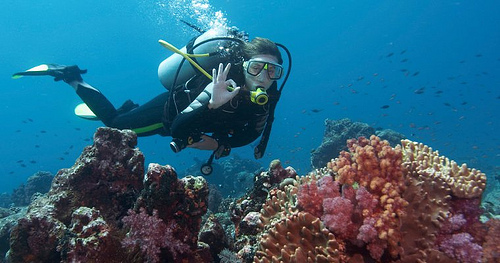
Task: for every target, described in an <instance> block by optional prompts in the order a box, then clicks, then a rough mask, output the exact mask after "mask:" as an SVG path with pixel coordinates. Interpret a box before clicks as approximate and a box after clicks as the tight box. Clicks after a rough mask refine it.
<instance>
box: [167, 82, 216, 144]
mask: <svg viewBox="0 0 500 263" xmlns="http://www.w3.org/2000/svg"><path fill="white" fill-rule="evenodd" d="M209 86H210V84H209ZM209 86H207V88H205V89H204V90H203V91H202V92H201V93H200V94H199V95H198V96H197V97H196V99H195V100H194V101H193V102H191V104H189V106H188V107H187V108H186V109H184V110H183V111H182V112H180V113H179V114H178V115H177V116H176V117H175V119H174V121H173V122H172V125H171V127H170V130H171V134H172V138H173V139H174V140H176V141H177V142H179V143H181V144H182V145H179V147H180V150H181V149H183V148H184V147H186V146H188V145H190V144H192V143H193V142H196V141H199V139H201V135H202V132H201V129H202V128H203V127H204V126H205V124H204V122H205V121H206V120H207V119H208V118H207V116H206V115H207V114H208V112H209V110H208V101H209V100H210V97H211V94H210V92H209V90H210V89H209V88H208V87H209ZM190 137H191V138H192V139H195V140H194V141H190V140H189V138H190ZM177 142H176V143H177Z"/></svg>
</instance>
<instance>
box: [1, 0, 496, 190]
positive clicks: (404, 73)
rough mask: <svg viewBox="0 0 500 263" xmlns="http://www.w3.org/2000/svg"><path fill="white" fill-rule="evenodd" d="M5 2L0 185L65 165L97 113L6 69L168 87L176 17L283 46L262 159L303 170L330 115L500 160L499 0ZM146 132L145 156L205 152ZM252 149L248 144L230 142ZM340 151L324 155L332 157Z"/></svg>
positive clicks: (178, 28)
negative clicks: (285, 74)
mask: <svg viewBox="0 0 500 263" xmlns="http://www.w3.org/2000/svg"><path fill="white" fill-rule="evenodd" d="M2 6H3V8H2V9H0V32H2V35H1V36H0V38H1V40H2V41H0V43H1V44H0V52H1V57H2V59H0V95H1V96H0V100H1V102H2V103H1V106H0V107H1V108H0V109H1V110H0V118H1V119H2V123H3V124H2V129H0V136H1V138H2V141H3V143H2V144H0V152H1V161H0V192H10V191H11V190H12V189H13V188H15V187H17V186H18V185H19V184H20V183H22V182H24V181H25V180H26V179H27V178H28V177H29V176H31V175H32V174H33V173H35V172H37V171H50V172H52V173H54V174H55V173H56V172H57V171H58V170H59V169H60V168H67V167H71V166H72V165H73V163H74V161H75V159H76V158H77V157H78V156H79V155H80V153H81V151H82V149H83V148H84V147H85V146H86V145H90V144H91V143H92V140H91V137H92V135H93V133H94V132H95V130H96V128H97V127H99V126H100V123H98V122H91V121H86V120H82V119H79V118H78V117H75V116H74V114H73V108H74V107H75V106H76V105H77V104H79V103H80V99H79V98H78V97H77V96H76V94H74V91H73V89H71V88H70V87H69V86H67V85H65V84H64V83H61V82H54V81H53V80H52V79H51V78H48V77H25V78H22V79H18V80H13V79H11V75H12V74H13V73H15V72H18V71H23V70H26V69H28V68H30V67H33V66H36V65H39V64H42V63H59V64H67V65H72V64H78V65H79V66H80V67H81V68H86V69H88V73H87V74H86V75H85V76H84V78H85V80H86V81H87V82H89V83H91V84H92V85H94V86H96V87H97V88H99V89H100V90H101V91H102V92H103V93H104V94H106V95H107V96H108V97H109V99H110V100H111V101H112V102H113V103H114V104H115V105H116V106H119V105H121V103H122V102H123V101H125V100H126V99H129V98H131V99H133V100H134V101H135V102H138V103H141V104H142V103H145V102H147V101H148V100H149V99H151V98H152V97H154V96H155V95H157V94H159V93H161V92H163V91H164V88H163V87H162V86H161V84H160V82H159V81H158V78H157V67H158V64H159V63H160V62H161V61H162V60H163V59H165V58H166V57H167V56H169V55H170V54H171V53H170V52H169V51H168V50H165V49H164V48H162V47H161V46H160V45H159V44H158V42H157V41H158V39H165V40H167V41H169V42H170V43H172V44H174V45H176V46H178V47H182V46H183V45H184V44H185V43H186V42H187V41H188V40H189V39H190V38H192V37H193V36H195V35H196V32H194V31H193V30H192V29H190V28H189V27H187V26H185V25H184V24H182V23H181V22H179V19H183V20H186V21H189V22H191V23H194V24H197V25H199V26H200V27H207V26H208V25H209V24H211V23H226V24H228V25H230V26H237V27H239V28H240V29H243V30H245V31H247V32H248V33H249V34H250V37H251V38H253V37H255V36H262V37H267V38H270V39H272V40H274V41H276V42H279V43H282V44H284V45H286V46H287V47H288V48H289V49H290V51H291V52H292V55H293V69H292V73H291V76H290V78H289V80H288V82H287V85H286V87H285V89H284V92H283V95H282V98H281V101H280V102H279V104H278V109H277V112H276V120H275V123H274V127H273V131H272V136H271V140H270V143H269V147H268V150H267V153H266V156H265V158H263V159H262V160H259V162H260V163H261V164H262V166H264V167H266V166H267V165H268V163H269V162H270V161H271V160H272V159H275V158H279V159H281V160H282V161H283V162H284V163H286V164H287V165H292V166H293V167H295V168H296V169H297V170H298V171H299V173H300V174H305V173H307V172H308V171H309V170H310V151H311V150H312V149H314V148H316V147H318V146H319V145H320V143H321V139H322V137H323V131H324V120H325V119H326V118H329V119H341V118H350V119H351V120H353V121H361V122H366V123H368V124H370V125H372V126H374V127H382V128H390V129H393V130H396V131H398V132H401V133H403V134H405V135H406V136H407V137H408V138H409V139H411V140H415V141H418V142H422V143H424V144H427V145H429V146H431V147H433V148H434V149H437V150H439V151H440V153H441V154H442V155H445V156H447V157H449V158H451V159H454V160H456V161H457V162H459V163H462V162H466V163H468V165H469V167H474V168H477V169H481V170H482V171H484V172H486V173H487V174H489V175H493V173H494V172H495V171H496V173H498V169H499V168H498V167H499V163H500V143H499V138H498V131H499V130H500V123H499V121H498V114H499V113H500V107H499V103H500V89H499V87H500V48H499V47H500V30H499V29H500V28H499V25H500V18H499V17H498V13H499V11H500V2H498V1H493V0H485V1H448V0H444V1H431V0H422V1H395V0H393V1H366V0H363V1H330V0H329V1H325V0H323V1H314V2H306V1H288V2H286V4H283V2H282V1H270V0H268V1H262V0H255V1H251V2H250V1H234V0H233V1H231V0H211V1H203V0H192V1H187V0H186V1H178V0H173V1H167V0H160V1H158V0H151V1H146V0H141V1H120V2H119V3H117V2H113V1H97V0H89V1H76V0H67V1H50V0H49V1H38V2H36V1H23V0H21V1H13V0H5V1H4V2H3V5H2ZM168 142H170V139H169V138H163V137H160V136H152V137H148V138H140V139H139V145H138V147H139V148H140V149H141V150H142V151H143V152H144V154H145V156H146V162H147V163H149V162H158V163H160V164H170V165H172V166H174V167H175V168H176V169H178V170H182V169H185V168H187V167H189V166H190V165H192V164H193V163H194V159H195V158H200V159H205V158H208V156H209V153H208V152H200V151H195V150H186V151H183V152H181V153H179V154H173V153H172V152H171V151H170V149H169V147H168ZM234 154H237V155H238V156H240V157H241V158H249V159H252V158H253V149H252V148H251V147H249V146H246V147H242V148H241V149H235V150H234ZM334 157H336V156H332V158H334Z"/></svg>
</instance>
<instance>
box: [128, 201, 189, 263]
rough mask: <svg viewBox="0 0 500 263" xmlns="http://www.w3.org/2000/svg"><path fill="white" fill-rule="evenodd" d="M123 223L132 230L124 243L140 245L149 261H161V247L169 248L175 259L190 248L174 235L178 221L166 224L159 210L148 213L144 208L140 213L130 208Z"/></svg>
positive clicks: (133, 245) (129, 245) (132, 245)
mask: <svg viewBox="0 0 500 263" xmlns="http://www.w3.org/2000/svg"><path fill="white" fill-rule="evenodd" d="M123 223H124V224H125V226H126V227H130V231H129V233H128V235H127V237H126V238H125V239H124V240H123V241H122V245H123V246H124V247H129V248H131V247H135V246H139V247H140V249H141V251H142V252H143V253H144V254H145V255H146V259H147V261H148V262H160V257H159V254H160V252H161V248H168V249H169V251H170V253H172V256H173V258H174V259H175V258H177V256H178V254H179V253H180V254H182V253H184V252H187V251H188V250H189V246H188V245H187V244H184V243H182V242H181V241H180V240H178V239H176V238H175V237H174V235H173V231H174V229H175V227H176V223H175V222H174V221H172V222H170V224H168V225H167V224H165V222H163V220H161V219H160V218H158V211H157V210H153V215H148V213H147V212H146V210H145V209H144V208H141V209H140V213H135V212H133V211H131V210H130V211H129V215H128V216H125V217H124V218H123Z"/></svg>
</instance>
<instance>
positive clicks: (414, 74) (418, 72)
mask: <svg viewBox="0 0 500 263" xmlns="http://www.w3.org/2000/svg"><path fill="white" fill-rule="evenodd" d="M418 74H420V71H417V72H415V73H413V75H412V76H413V77H415V76H416V75H418Z"/></svg>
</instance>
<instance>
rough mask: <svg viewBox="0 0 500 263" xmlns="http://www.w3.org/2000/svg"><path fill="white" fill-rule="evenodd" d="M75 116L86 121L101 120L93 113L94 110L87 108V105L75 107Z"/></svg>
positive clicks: (81, 104)
mask: <svg viewBox="0 0 500 263" xmlns="http://www.w3.org/2000/svg"><path fill="white" fill-rule="evenodd" d="M75 115H76V116H78V117H80V118H83V119H86V120H92V121H98V120H99V118H98V117H97V116H96V115H95V114H94V112H92V110H91V109H90V108H89V106H87V104H85V103H80V104H78V106H76V107H75Z"/></svg>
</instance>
